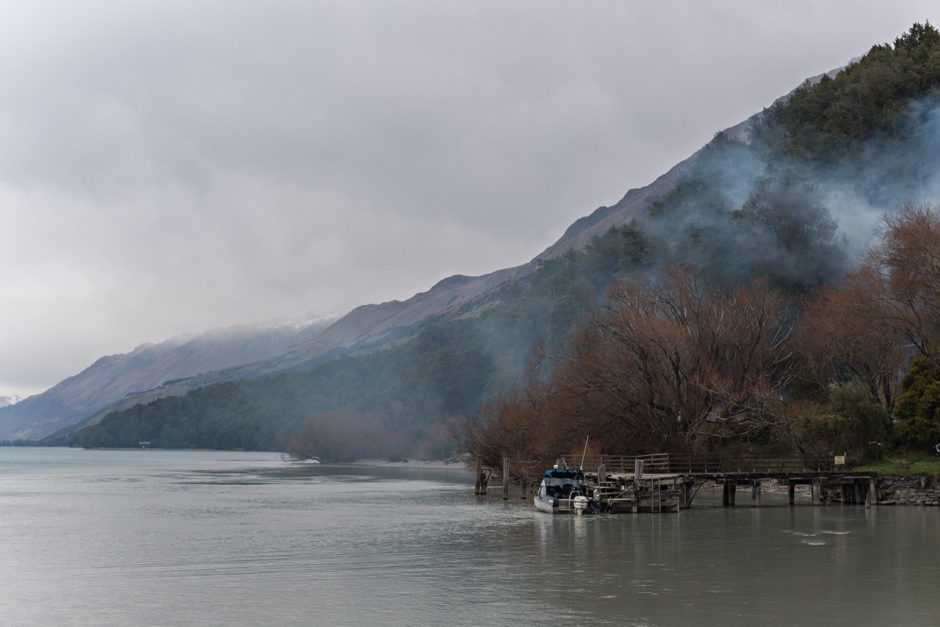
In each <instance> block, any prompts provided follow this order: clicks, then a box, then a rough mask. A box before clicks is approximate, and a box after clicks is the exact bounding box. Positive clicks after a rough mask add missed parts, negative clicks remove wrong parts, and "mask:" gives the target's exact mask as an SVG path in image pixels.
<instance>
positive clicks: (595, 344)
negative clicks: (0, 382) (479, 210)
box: [74, 25, 940, 459]
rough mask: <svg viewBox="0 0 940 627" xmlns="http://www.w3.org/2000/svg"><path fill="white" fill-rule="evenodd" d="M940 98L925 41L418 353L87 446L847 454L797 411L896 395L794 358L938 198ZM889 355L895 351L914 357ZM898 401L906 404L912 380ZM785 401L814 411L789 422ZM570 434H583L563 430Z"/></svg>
mask: <svg viewBox="0 0 940 627" xmlns="http://www.w3.org/2000/svg"><path fill="white" fill-rule="evenodd" d="M938 82H940V36H938V33H937V31H936V30H935V29H934V28H933V27H931V26H929V25H914V26H913V27H912V28H911V30H910V31H909V32H908V33H905V34H904V35H903V36H902V37H900V38H898V40H896V41H895V42H894V45H887V44H886V45H879V46H875V47H874V48H872V50H871V51H870V52H869V53H868V54H867V55H866V56H865V57H863V58H862V59H861V60H859V61H858V62H857V63H854V64H852V65H850V66H849V67H847V68H846V69H845V70H844V71H842V72H841V73H839V74H838V75H837V76H835V77H834V78H828V77H824V78H822V79H821V80H820V81H819V82H817V83H815V84H809V83H807V84H805V85H803V86H802V87H800V88H799V89H797V90H796V91H795V92H793V93H792V94H791V95H790V96H789V97H788V98H786V99H782V100H781V101H779V102H778V103H777V104H775V105H774V106H772V107H771V108H769V109H767V110H765V111H764V112H762V113H761V114H759V115H757V116H755V118H754V119H753V120H752V121H751V124H750V126H749V127H748V129H747V133H746V135H747V137H746V138H744V140H742V139H736V138H734V137H730V136H727V135H725V134H722V133H719V134H718V135H716V137H715V138H714V140H713V141H712V142H710V143H709V145H708V146H706V147H705V148H704V149H703V150H701V151H700V152H699V153H697V154H696V155H695V156H694V158H693V159H692V160H690V162H689V163H688V165H687V167H684V168H683V171H682V175H681V176H680V177H678V179H677V180H676V181H675V184H674V185H673V186H672V187H671V189H670V190H669V191H667V192H666V193H665V194H663V195H661V196H660V197H658V198H650V199H649V201H650V202H649V203H648V205H647V215H645V216H644V217H642V218H641V219H637V220H635V221H633V222H631V223H629V224H626V225H620V226H618V227H616V228H612V229H611V230H609V231H608V232H607V233H606V234H604V235H603V236H600V237H596V238H595V239H594V240H593V241H592V242H591V243H590V244H589V245H588V246H587V247H586V248H584V249H582V250H577V251H576V250H569V251H568V252H567V253H565V254H563V255H560V256H557V257H554V258H551V259H547V260H544V261H542V262H541V263H540V265H539V267H538V268H537V269H536V271H535V272H533V273H532V274H531V275H528V276H525V277H524V278H522V279H521V280H516V281H511V282H508V283H505V284H503V285H502V286H499V287H496V288H494V289H493V290H491V291H489V292H487V293H485V294H482V295H480V296H479V297H477V298H475V299H474V300H472V301H470V302H467V303H465V304H464V305H462V306H461V307H460V308H459V310H457V311H455V312H452V313H451V314H449V315H448V316H441V317H440V318H439V319H438V320H436V321H434V322H433V323H431V324H428V325H426V326H424V327H423V328H422V329H420V330H419V331H418V332H417V333H415V334H414V335H412V336H410V337H404V338H401V339H399V340H398V341H397V342H395V343H393V344H388V345H385V346H383V347H382V348H378V349H372V350H370V351H369V352H364V353H360V354H352V355H349V356H347V357H344V358H342V359H340V360H337V361H335V362H330V363H323V364H319V365H317V366H315V367H313V368H310V369H306V370H300V371H296V372H291V373H287V374H282V375H277V376H273V377H269V378H264V379H256V380H252V381H242V382H232V383H225V384H220V385H216V386H209V387H206V388H203V389H200V390H195V391H193V392H190V393H189V394H187V395H186V396H183V397H179V398H168V399H163V400H160V401H157V402H155V403H152V404H150V405H146V406H139V407H135V408H133V409H130V410H127V411H124V412H118V413H115V414H112V415H110V416H108V417H107V418H105V419H104V420H103V421H102V422H101V423H100V424H99V425H96V426H94V427H89V428H87V429H85V430H83V431H82V432H80V433H79V434H78V436H77V437H76V438H75V440H74V444H75V445H80V446H135V445H136V444H137V443H138V442H139V441H144V440H145V441H151V442H152V443H153V445H154V446H167V447H170V446H203V447H240V448H264V449H272V448H273V449H279V448H281V447H282V446H284V443H285V441H288V443H289V446H290V448H291V450H292V451H293V452H294V453H296V454H297V455H299V456H303V455H319V456H321V457H324V458H327V459H349V458H353V457H360V456H367V455H382V456H402V455H406V456H410V455H443V454H445V453H447V452H448V450H449V448H450V447H451V446H452V444H451V441H450V439H449V435H448V425H453V424H457V425H460V428H461V429H462V430H463V434H464V440H463V445H464V446H465V447H469V448H470V449H472V450H474V451H475V452H479V453H481V454H484V455H485V456H487V457H493V456H497V455H499V454H501V452H502V451H509V450H515V451H517V452H518V451H525V453H523V454H524V455H528V454H530V453H531V454H532V455H536V454H538V455H542V454H544V455H548V454H550V453H549V450H550V449H557V448H558V447H563V446H564V445H565V442H566V441H567V440H568V439H570V438H572V437H574V436H575V435H577V438H576V439H578V440H580V441H583V436H584V435H585V434H587V433H592V434H594V435H596V436H597V438H596V439H595V441H601V442H606V443H607V446H609V447H611V448H614V449H616V450H617V452H621V451H622V450H625V449H629V448H634V449H635V448H637V447H639V446H650V447H651V446H656V447H659V448H670V447H683V448H695V447H710V446H716V445H719V444H720V445H722V446H728V445H732V444H733V443H734V444H742V443H744V444H747V445H749V446H750V445H760V446H770V447H796V448H803V449H806V448H807V447H812V446H823V445H825V443H834V442H842V441H843V440H839V439H838V438H839V437H843V436H844V437H848V436H845V434H846V433H848V432H849V431H851V429H849V430H848V431H847V430H846V429H847V428H845V427H844V426H843V427H839V428H837V427H835V426H832V427H831V429H830V431H832V433H836V432H838V433H839V434H842V435H840V436H838V437H836V435H832V434H830V436H831V437H830V436H826V437H823V436H822V435H819V433H822V431H825V429H823V430H822V431H819V433H817V432H815V431H813V430H812V429H810V430H809V431H807V430H806V429H803V430H802V431H801V430H800V429H802V427H798V426H796V425H797V423H796V422H794V420H791V419H790V418H792V417H793V416H795V415H796V413H799V411H803V410H799V411H798V410H797V406H799V407H804V405H805V403H808V402H809V401H812V403H813V404H812V405H811V406H812V407H813V408H814V409H813V411H812V412H809V410H806V411H807V412H809V413H808V414H806V415H809V414H812V415H822V414H826V415H830V414H827V413H826V412H829V411H830V409H828V408H830V406H831V407H832V408H836V407H847V406H853V405H852V402H854V401H852V399H855V400H858V398H856V397H858V395H861V398H862V401H864V402H865V403H869V404H875V405H877V406H878V407H881V408H882V410H883V411H884V412H890V411H894V405H893V401H888V400H886V399H885V398H883V397H884V392H883V390H884V389H885V388H884V385H883V383H884V382H879V383H872V382H871V381H866V380H865V379H864V377H863V376H860V375H858V374H857V373H856V372H855V371H853V370H852V367H849V366H848V365H846V364H847V363H848V362H851V363H854V362H853V361H852V360H848V362H846V363H843V362H840V361H839V360H838V359H835V357H832V356H830V357H829V358H828V359H829V362H830V370H828V371H827V370H825V369H824V368H822V367H821V366H818V363H817V362H819V363H821V362H825V361H826V359H827V358H826V357H823V356H820V355H815V356H813V357H811V356H810V355H811V352H810V351H809V349H807V348H805V346H806V345H804V348H802V349H801V348H799V346H798V345H797V344H791V343H790V342H791V341H796V340H795V339H794V338H796V337H797V335H800V337H805V336H804V335H802V331H801V334H797V333H796V329H797V325H796V322H795V321H796V320H797V319H799V315H800V314H799V311H800V310H801V308H803V307H812V306H819V305H818V303H819V302H823V300H824V299H823V300H819V301H817V300H812V301H811V302H810V301H807V298H809V297H810V295H811V294H816V293H817V292H816V291H815V290H817V289H821V288H819V287H818V286H820V285H823V284H825V283H826V282H829V281H834V280H837V279H839V278H840V277H843V276H845V275H846V274H847V273H849V272H853V271H855V270H856V268H857V267H859V263H860V262H861V261H862V260H863V258H864V255H865V252H866V251H867V250H868V249H869V247H870V246H871V245H872V243H873V237H874V229H875V227H876V226H877V225H878V224H880V222H879V220H880V216H881V215H883V214H884V213H886V212H891V211H895V210H897V209H898V208H899V207H900V206H901V205H902V204H903V203H905V202H908V201H915V202H919V201H921V200H922V199H923V198H925V197H928V196H930V195H931V194H933V193H935V192H936V191H937V189H938V182H940V181H938V180H936V177H935V174H936V173H937V172H938V171H940V169H938V168H937V167H936V165H937V164H936V162H935V159H936V156H935V155H938V154H940V151H938V150H937V148H940V146H938V145H937V137H938V134H937V133H936V132H935V130H936V129H935V128H934V125H935V121H934V120H935V119H937V118H936V116H935V115H934V113H935V108H936V103H937V96H936V92H935V88H936V86H937V84H938ZM909 211H914V212H915V213H916V211H915V210H914V209H912V208H909ZM928 214H929V211H928ZM669 268H676V269H669ZM853 276H854V275H853ZM846 289H847V288H846ZM885 289H887V288H885ZM821 293H822V292H820V294H821ZM833 293H835V292H833ZM884 293H887V292H884ZM819 298H823V297H822V296H820V297H819ZM808 302H810V304H807V303H808ZM830 314H831V316H832V319H836V317H837V316H836V313H833V312H830ZM830 314H827V316H828V315H830ZM824 319H825V318H824ZM730 321H734V322H733V323H731V322H730ZM719 322H721V323H722V324H723V325H724V326H721V325H719ZM623 325H626V326H623ZM716 325H717V326H721V329H722V332H721V333H719V332H718V331H717V330H716V329H715V327H716ZM754 325H756V326H754ZM807 328H809V327H808V325H807ZM846 328H847V327H846ZM690 329H696V331H695V332H694V333H693V332H691V331H690ZM868 332H869V331H865V330H864V329H863V330H861V331H859V333H868ZM885 337H890V338H893V339H891V340H890V341H889V347H890V346H894V347H895V348H897V346H896V344H897V343H899V342H900V343H902V344H903V343H904V341H902V339H899V338H901V337H902V336H898V335H891V334H886V335H885ZM903 337H907V336H903ZM631 338H632V340H631ZM690 338H691V339H690ZM856 339H857V338H856ZM615 340H616V341H615ZM624 341H627V342H628V344H627V345H623V344H618V342H624ZM631 341H632V342H633V343H632V344H629V342H631ZM891 341H893V342H895V344H890V342H891ZM931 341H932V340H931ZM649 342H653V343H654V345H652V346H651V345H649ZM928 344H929V342H928ZM926 346H927V344H925V348H924V350H923V351H922V353H923V354H924V358H925V359H928V362H929V358H930V351H929V349H928V348H926ZM655 347H658V348H656V350H654V348H655ZM657 350H658V351H659V353H657V352H656V351H657ZM886 350H887V349H886ZM779 351H783V352H779ZM655 354H658V355H659V357H658V358H655V359H654V358H653V355H655ZM893 354H894V353H892V355H893ZM630 355H633V358H635V359H639V361H636V360H633V361H631V359H632V358H631V359H628V356H630ZM641 357H642V359H641ZM719 357H721V358H722V359H723V360H724V363H725V366H722V367H719V366H718V365H716V364H719V363H722V359H719ZM677 360H678V361H677ZM887 363H888V361H886V362H885V364H887ZM814 364H816V365H814ZM832 364H841V365H838V366H834V365H832ZM894 365H896V364H895V363H894V362H891V366H892V367H893V366H894ZM856 366H857V364H856ZM925 367H926V366H925ZM876 370H877V369H876ZM824 372H829V373H830V374H827V375H823V374H822V373H824ZM832 372H837V375H832V374H831V373H832ZM894 372H895V375H894V376H895V378H896V376H897V375H896V372H897V370H895V371H894ZM612 373H616V376H614V375H613V374H612ZM827 377H828V378H827ZM833 377H835V378H833ZM607 380H611V381H607ZM605 381H607V382H608V383H610V384H611V385H612V386H613V387H605V386H604V385H603V383H604V382H605ZM719 383H721V385H719ZM831 383H835V384H838V385H837V386H836V387H834V388H832V390H833V391H832V394H831V396H832V398H830V394H829V392H827V390H829V389H830V387H829V386H830V384H831ZM516 385H518V386H520V387H518V388H514V386H516ZM872 385H874V387H875V388H876V389H878V390H882V391H879V392H877V393H873V392H872V391H871V386H872ZM644 386H645V387H644ZM887 386H888V389H889V391H890V393H889V394H888V396H889V397H890V398H891V399H894V398H895V397H896V388H897V386H898V382H897V381H888V382H887ZM513 390H515V391H513ZM664 390H666V391H668V393H666V392H664ZM853 394H854V395H855V396H852V395H853ZM774 399H777V400H774ZM781 399H793V400H794V402H796V401H799V402H800V403H804V402H805V403H804V405H800V404H799V403H798V404H797V405H790V404H785V405H783V406H780V405H773V404H774V403H778V404H779V403H781V402H783V401H782V400H781ZM840 399H841V400H840ZM860 402H861V401H860ZM838 403H842V405H838ZM484 404H485V411H483V412H481V413H479V414H478V410H479V408H480V407H481V405H484ZM771 405H773V406H774V409H773V410H772V411H771V410H770V409H768V408H769V407H770V406H771ZM856 405H857V403H856ZM805 406H806V407H809V406H810V405H805ZM907 406H908V405H905V407H907ZM866 407H868V405H866ZM831 411H833V412H834V411H836V409H832V410H831ZM795 412H796V413H795ZM813 412H816V413H815V414H813ZM804 413H805V412H804ZM876 413H877V412H876ZM915 413H916V412H915ZM921 413H923V412H921ZM800 415H804V414H800ZM832 415H836V414H832ZM838 415H842V414H838ZM885 415H887V414H885ZM513 416H515V418H514V417H513ZM780 416H785V417H787V418H783V419H781V418H780ZM878 416H879V418H878V420H881V423H879V424H886V422H885V421H886V418H885V417H884V416H883V415H882V414H878ZM592 417H596V418H597V422H594V423H590V424H588V423H585V422H584V420H589V419H592ZM771 417H773V419H771ZM575 418H578V420H575ZM833 420H835V419H833ZM527 421H528V422H527ZM546 421H548V422H546ZM517 423H518V424H517ZM522 423H525V424H527V425H529V427H527V429H529V430H528V431H520V430H519V429H518V428H517V427H518V426H519V424H522ZM557 424H570V425H572V428H573V429H574V431H573V432H566V431H564V430H558V429H554V428H548V426H549V425H557ZM827 424H828V423H827ZM833 424H835V423H833ZM514 425H515V426H514ZM533 425H538V429H537V430H535V431H533V430H532V429H533V428H534V427H533ZM718 426H721V427H722V428H718ZM886 428H887V427H886ZM876 431H877V429H876ZM814 433H815V435H813V434H814ZM892 437H894V436H892ZM826 438H828V439H826ZM883 439H884V438H883ZM911 442H913V440H911ZM856 444H857V443H856ZM513 447H515V448H513Z"/></svg>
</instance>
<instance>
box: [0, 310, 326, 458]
mask: <svg viewBox="0 0 940 627" xmlns="http://www.w3.org/2000/svg"><path fill="white" fill-rule="evenodd" d="M326 324H327V323H326V322H322V321H321V322H314V323H310V324H306V325H304V326H302V327H297V326H294V325H282V326H277V327H272V328H259V327H255V326H243V327H233V328H229V329H214V330H212V331H209V332H207V333H205V334H202V335H199V336H197V337H194V338H177V339H172V340H168V341H166V342H162V343H160V344H146V345H142V346H139V347H138V348H136V349H135V350H134V351H132V352H130V353H126V354H122V355H111V356H108V357H102V358H101V359H99V360H98V361H96V362H95V363H94V364H92V365H91V366H89V367H88V368H86V369H85V370H83V371H82V372H80V373H79V374H77V375H75V376H73V377H69V378H68V379H65V380H64V381H62V382H60V383H58V384H57V385H55V386H54V387H52V388H50V389H49V390H47V391H45V392H43V393H42V394H37V395H35V396H30V397H29V398H27V399H25V400H23V401H21V402H19V403H16V404H15V405H10V406H7V407H0V439H12V440H23V439H38V438H42V437H44V436H46V435H49V434H50V433H53V432H55V431H57V430H59V429H61V428H63V427H66V426H68V425H70V424H73V423H75V422H77V421H80V420H82V419H83V418H85V417H86V416H88V415H90V414H93V413H94V412H96V411H98V410H100V409H101V408H102V407H105V406H107V405H110V404H111V403H113V402H115V401H117V400H119V399H121V398H123V397H124V396H126V395H127V394H132V393H135V392H140V391H143V390H149V389H151V388H154V387H156V386H159V385H160V384H162V383H164V382H166V381H169V380H173V379H181V378H188V377H192V376H193V375H197V374H199V373H202V372H207V371H212V370H217V369H220V368H227V367H231V366H234V365H238V364H244V363H248V362H253V361H259V360H262V359H267V358H270V357H272V356H274V355H277V354H279V353H281V352H283V351H284V350H286V349H288V348H289V347H291V346H293V345H295V344H298V343H303V342H305V341H308V340H310V339H311V338H313V337H316V335H318V334H319V333H320V332H321V331H322V329H323V328H324V327H325V326H326Z"/></svg>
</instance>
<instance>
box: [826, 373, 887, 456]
mask: <svg viewBox="0 0 940 627" xmlns="http://www.w3.org/2000/svg"><path fill="white" fill-rule="evenodd" d="M829 403H830V404H829V410H830V412H831V416H832V429H833V433H834V438H833V447H834V450H835V451H836V452H840V451H848V452H850V453H852V454H853V455H856V456H860V457H861V458H864V459H879V458H880V457H881V452H882V451H883V447H884V446H885V441H886V439H887V436H888V427H889V424H890V417H889V416H888V412H887V411H886V410H885V408H884V407H882V406H881V405H880V404H879V403H875V402H872V400H871V395H870V394H869V393H868V391H867V390H866V389H865V388H864V387H862V386H860V385H844V386H840V387H837V388H835V389H834V390H833V391H832V393H831V395H830V401H829Z"/></svg>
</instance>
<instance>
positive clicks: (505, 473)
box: [503, 455, 509, 501]
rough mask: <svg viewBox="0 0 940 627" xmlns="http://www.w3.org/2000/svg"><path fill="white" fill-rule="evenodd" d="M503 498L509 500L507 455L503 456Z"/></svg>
mask: <svg viewBox="0 0 940 627" xmlns="http://www.w3.org/2000/svg"><path fill="white" fill-rule="evenodd" d="M503 500H504V501H508V500H509V456H508V455H507V456H505V457H503Z"/></svg>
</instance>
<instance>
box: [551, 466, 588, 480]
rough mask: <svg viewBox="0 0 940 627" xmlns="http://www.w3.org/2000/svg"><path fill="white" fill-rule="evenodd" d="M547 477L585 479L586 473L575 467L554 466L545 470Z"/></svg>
mask: <svg viewBox="0 0 940 627" xmlns="http://www.w3.org/2000/svg"><path fill="white" fill-rule="evenodd" d="M545 478H546V479H549V478H551V479H577V480H578V481H581V480H582V479H584V473H583V472H581V471H580V470H576V469H574V468H553V469H551V470H546V471H545Z"/></svg>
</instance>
